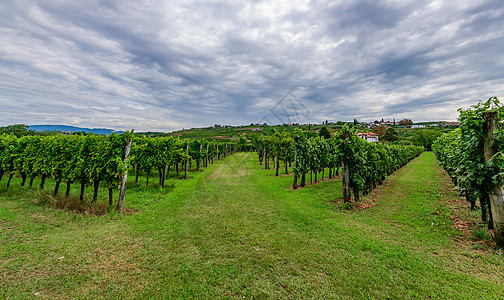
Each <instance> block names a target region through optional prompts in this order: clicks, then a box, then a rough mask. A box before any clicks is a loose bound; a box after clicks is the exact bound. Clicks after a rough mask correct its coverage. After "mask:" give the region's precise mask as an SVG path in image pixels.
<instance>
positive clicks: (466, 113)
mask: <svg viewBox="0 0 504 300" xmlns="http://www.w3.org/2000/svg"><path fill="white" fill-rule="evenodd" d="M488 111H497V112H498V117H499V120H501V121H502V120H503V117H504V108H503V107H502V105H501V103H500V102H499V100H498V99H497V97H491V98H489V99H488V100H487V101H485V102H483V101H480V102H479V103H478V104H476V105H474V106H471V107H469V108H467V109H462V108H461V109H459V113H460V116H459V121H460V128H459V129H456V130H454V131H452V132H450V133H447V134H444V135H443V136H441V137H439V138H438V139H437V140H436V141H435V142H434V143H433V146H432V149H433V150H434V153H435V154H436V157H437V158H438V160H439V162H440V164H441V165H442V166H443V168H444V169H445V170H446V171H447V172H448V174H449V175H450V176H451V177H452V178H453V181H454V182H455V184H456V186H457V188H458V189H460V190H461V191H462V192H463V193H465V195H466V197H467V199H468V200H469V201H471V202H475V201H476V198H478V197H480V198H481V197H483V196H484V194H486V193H488V191H489V190H490V189H491V186H492V185H493V183H494V182H496V181H497V180H499V179H501V178H500V177H501V176H500V174H502V173H503V170H504V164H503V163H502V160H501V157H502V153H503V149H502V147H501V146H500V145H503V144H502V143H501V142H500V140H501V137H502V133H501V131H498V132H496V136H497V140H494V141H492V143H497V144H496V146H497V147H496V148H499V151H498V153H497V154H496V155H494V157H493V158H492V159H491V160H490V164H488V165H485V159H484V152H483V123H484V120H483V113H484V112H488ZM483 199H484V197H483ZM482 208H483V209H486V203H485V200H483V201H482ZM483 218H484V217H483Z"/></svg>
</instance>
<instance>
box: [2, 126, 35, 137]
mask: <svg viewBox="0 0 504 300" xmlns="http://www.w3.org/2000/svg"><path fill="white" fill-rule="evenodd" d="M29 127H30V126H28V125H25V124H15V125H7V126H3V127H0V135H1V134H4V133H5V134H11V133H12V134H14V135H15V136H17V137H21V136H25V135H36V134H37V132H36V131H34V130H31V129H28V128H29Z"/></svg>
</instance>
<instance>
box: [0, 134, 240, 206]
mask: <svg viewBox="0 0 504 300" xmlns="http://www.w3.org/2000/svg"><path fill="white" fill-rule="evenodd" d="M237 150H239V149H238V145H237V144H232V143H220V144H219V143H211V142H207V141H205V140H192V141H190V140H181V139H178V138H173V137H159V138H149V137H145V136H137V137H133V133H130V132H127V133H124V134H111V135H109V136H98V135H92V134H91V135H72V136H67V135H54V136H23V137H20V138H17V137H16V136H14V135H6V134H4V135H1V136H0V182H1V181H2V179H3V178H4V177H8V179H7V183H6V188H7V189H8V188H9V187H10V184H11V181H12V179H13V177H14V176H15V175H18V176H19V177H21V184H20V186H21V187H23V186H25V185H26V184H27V181H28V186H29V187H32V185H33V182H34V179H35V178H39V179H40V185H39V187H40V189H41V190H42V189H44V187H45V182H46V179H47V178H52V179H54V181H55V186H54V189H53V195H54V196H57V195H58V193H59V189H60V184H61V183H62V182H63V183H66V191H65V197H68V196H69V193H70V188H71V185H72V184H73V183H78V184H80V194H79V199H80V200H81V201H84V196H85V189H86V187H87V186H89V185H92V187H93V196H92V200H91V202H90V205H93V204H94V203H95V202H96V201H97V198H98V191H99V187H100V184H101V185H103V186H105V187H106V188H107V189H108V202H109V206H112V205H113V195H114V191H115V190H121V191H122V195H121V196H120V199H119V201H118V204H117V208H118V209H119V210H121V209H122V207H123V201H124V191H125V188H126V180H127V171H128V170H132V171H133V172H135V182H138V175H139V173H140V172H144V173H145V174H146V176H147V181H146V185H147V186H148V185H149V179H150V175H151V171H152V170H153V169H154V170H156V171H157V172H158V175H159V185H160V186H162V187H164V185H165V180H166V176H167V175H168V173H169V172H170V168H171V167H174V169H175V172H176V173H177V175H178V174H179V170H180V169H183V171H184V178H187V176H188V169H189V167H190V164H191V163H192V162H194V163H195V164H196V171H199V170H200V169H201V168H202V167H203V166H205V167H207V166H208V164H213V163H214V161H216V160H220V159H223V158H225V157H226V156H227V155H230V154H232V153H234V152H236V151H237Z"/></svg>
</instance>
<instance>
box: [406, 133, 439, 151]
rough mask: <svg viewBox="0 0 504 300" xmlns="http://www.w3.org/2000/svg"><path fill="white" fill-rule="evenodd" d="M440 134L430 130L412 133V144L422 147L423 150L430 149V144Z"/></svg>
mask: <svg viewBox="0 0 504 300" xmlns="http://www.w3.org/2000/svg"><path fill="white" fill-rule="evenodd" d="M442 134H443V133H441V132H440V131H438V130H432V129H419V130H416V131H414V132H413V139H412V141H413V143H415V145H418V146H424V147H425V148H429V149H430V148H432V143H434V141H435V140H436V139H437V138H438V137H439V136H441V135H442Z"/></svg>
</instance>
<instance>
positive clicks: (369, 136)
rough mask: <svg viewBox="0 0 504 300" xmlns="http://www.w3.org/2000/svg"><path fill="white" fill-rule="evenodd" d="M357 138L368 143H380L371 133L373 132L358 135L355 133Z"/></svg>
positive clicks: (376, 135) (374, 134) (375, 135)
mask: <svg viewBox="0 0 504 300" xmlns="http://www.w3.org/2000/svg"><path fill="white" fill-rule="evenodd" d="M357 136H359V137H361V138H363V139H365V140H366V141H368V142H379V141H380V138H379V137H378V134H376V133H373V132H359V133H357Z"/></svg>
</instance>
